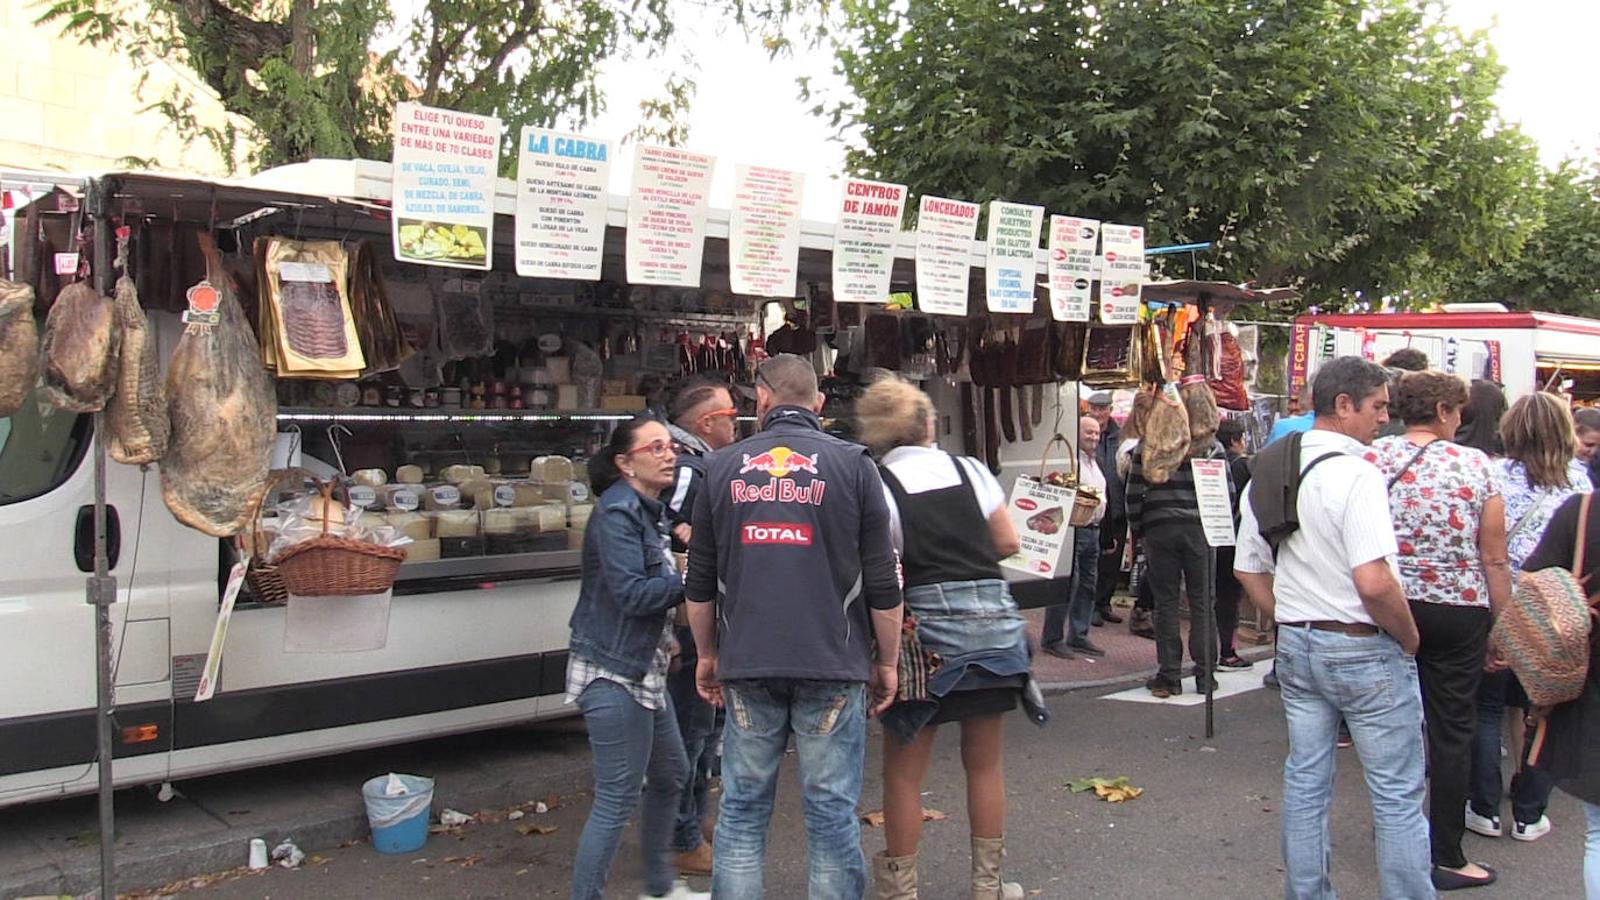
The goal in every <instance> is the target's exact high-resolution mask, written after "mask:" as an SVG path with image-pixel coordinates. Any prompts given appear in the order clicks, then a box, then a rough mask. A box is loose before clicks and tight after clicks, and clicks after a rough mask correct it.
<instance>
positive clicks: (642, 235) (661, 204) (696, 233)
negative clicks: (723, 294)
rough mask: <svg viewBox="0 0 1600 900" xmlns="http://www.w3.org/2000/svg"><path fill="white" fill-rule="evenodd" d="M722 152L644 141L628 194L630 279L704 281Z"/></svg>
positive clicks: (692, 283) (668, 282)
mask: <svg viewBox="0 0 1600 900" xmlns="http://www.w3.org/2000/svg"><path fill="white" fill-rule="evenodd" d="M716 163H717V160H716V157H714V156H710V155H708V154H705V153H690V152H689V151H687V150H675V149H673V148H670V147H651V146H648V145H640V147H639V152H638V155H637V156H636V157H635V158H634V161H633V191H632V193H630V194H629V195H628V240H627V249H626V253H627V261H628V266H627V269H628V281H629V282H630V283H632V284H665V285H673V286H677V287H699V286H700V260H701V257H702V256H703V255H704V253H705V247H706V197H707V196H708V195H709V194H710V192H711V172H712V169H714V168H715V167H716Z"/></svg>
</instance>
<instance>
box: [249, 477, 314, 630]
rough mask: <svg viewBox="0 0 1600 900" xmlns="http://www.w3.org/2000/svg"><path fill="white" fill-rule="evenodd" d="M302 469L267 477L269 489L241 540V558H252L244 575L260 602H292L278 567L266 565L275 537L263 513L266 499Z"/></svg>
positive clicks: (258, 504) (263, 495)
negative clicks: (281, 483) (289, 477)
mask: <svg viewBox="0 0 1600 900" xmlns="http://www.w3.org/2000/svg"><path fill="white" fill-rule="evenodd" d="M299 471H301V470H299V469H290V470H285V471H278V472H273V473H271V475H270V476H269V477H268V478H267V487H266V490H263V491H262V492H261V498H260V499H259V500H257V501H256V511H255V515H253V516H251V517H250V525H249V527H248V528H246V529H245V533H244V534H243V535H241V536H240V538H239V552H240V554H241V555H242V556H248V557H249V558H250V563H249V566H248V567H247V568H246V569H245V572H244V583H245V584H247V585H249V586H250V592H251V593H252V594H254V595H255V598H256V601H257V602H258V603H286V602H288V600H289V588H288V586H287V585H285V584H284V583H283V574H282V573H281V572H279V571H278V567H277V566H274V565H269V564H268V563H267V561H266V560H267V550H268V549H269V548H270V547H271V546H272V536H271V534H270V533H268V531H267V530H266V529H265V528H263V527H262V524H263V522H264V520H263V518H262V513H263V512H264V511H265V507H266V503H267V498H268V497H269V496H271V495H272V491H273V489H274V488H275V487H276V486H277V483H278V481H279V480H280V479H282V478H283V477H284V476H286V475H288V474H290V473H292V472H299Z"/></svg>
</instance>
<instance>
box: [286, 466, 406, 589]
mask: <svg viewBox="0 0 1600 900" xmlns="http://www.w3.org/2000/svg"><path fill="white" fill-rule="evenodd" d="M333 488H334V484H333V482H331V481H330V482H323V483H322V484H321V487H320V490H321V492H322V497H323V500H324V502H331V501H332V499H333ZM405 561H406V550H405V548H404V547H381V546H379V545H377V544H369V543H366V542H365V541H356V540H351V539H349V538H344V537H338V536H336V535H332V534H329V533H328V519H327V518H326V517H324V518H323V520H322V534H321V535H320V536H318V537H314V538H311V539H310V540H307V541H301V542H300V543H298V544H293V545H291V546H290V547H288V548H287V549H285V550H284V551H283V552H282V553H280V554H279V555H278V558H277V560H276V561H275V562H276V564H277V568H278V573H279V575H280V576H281V578H282V579H283V584H284V586H285V587H286V588H287V589H288V593H291V594H298V595H300V596H303V597H352V596H358V595H364V594H381V593H383V592H384V591H387V590H389V589H390V588H392V587H394V579H395V576H396V575H397V574H398V573H399V572H400V565H401V564H402V563H404V562H405Z"/></svg>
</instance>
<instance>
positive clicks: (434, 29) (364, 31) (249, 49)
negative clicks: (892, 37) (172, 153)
mask: <svg viewBox="0 0 1600 900" xmlns="http://www.w3.org/2000/svg"><path fill="white" fill-rule="evenodd" d="M669 6H673V7H674V10H673V13H671V14H669V9H668V8H669ZM807 8H808V7H806V6H805V5H804V4H802V3H800V2H799V0H706V2H703V3H696V4H695V5H694V11H695V14H696V15H703V16H708V17H716V18H720V19H723V20H726V21H727V22H730V23H732V24H735V25H739V26H743V27H744V28H746V29H747V30H750V31H768V30H770V31H773V32H775V31H776V30H778V29H779V28H780V27H781V25H782V23H784V22H786V21H788V20H789V18H790V17H791V16H793V15H796V14H797V11H799V10H802V9H807ZM682 14H683V4H682V3H681V0H680V2H679V3H676V4H674V3H670V2H669V0H425V2H422V3H420V4H418V5H417V9H416V12H415V14H414V15H412V16H410V17H407V18H404V19H397V18H396V17H395V16H394V14H393V13H392V12H391V9H390V3H389V2H388V0H45V3H44V12H43V14H42V16H41V18H40V21H41V22H56V23H59V24H60V25H61V26H62V28H63V31H64V32H65V33H67V34H71V35H73V36H76V37H77V38H79V39H80V40H83V41H85V42H87V43H90V44H93V45H96V46H104V47H107V48H109V49H115V50H117V51H120V52H121V53H123V54H124V55H125V57H126V58H127V62H128V63H129V68H130V69H138V68H141V67H142V66H143V65H144V64H146V63H148V62H149V61H150V60H151V59H154V58H158V57H159V58H166V59H172V60H178V61H181V63H182V64H185V65H187V66H189V67H190V68H192V69H193V70H194V71H195V72H196V74H198V75H199V76H200V78H201V79H202V80H203V81H204V82H205V84H206V85H208V86H209V87H210V88H211V89H212V90H214V91H216V92H217V94H218V96H220V97H221V99H222V103H223V105H224V107H225V108H227V109H228V110H229V111H230V112H233V113H236V114H238V115H239V116H242V117H243V118H244V119H246V120H248V122H249V123H250V125H251V127H250V129H249V132H250V133H249V134H248V135H245V134H240V133H238V131H237V129H234V128H233V127H232V126H227V125H223V126H216V125H207V124H204V123H201V122H199V121H197V120H196V119H195V118H194V117H193V116H192V115H190V114H189V111H188V109H187V108H186V104H185V103H184V101H183V100H182V98H181V97H179V96H177V95H175V94H174V95H169V96H166V97H162V98H159V99H158V100H156V101H155V102H154V103H153V104H152V105H153V106H155V107H157V108H159V109H161V110H162V111H163V112H165V113H166V114H167V116H168V118H170V119H171V120H172V122H173V123H174V124H175V125H176V126H177V128H178V131H179V133H180V134H181V135H183V136H184V137H185V138H186V139H190V140H206V141H209V142H211V143H212V144H213V145H215V146H216V147H217V148H218V149H219V150H220V151H221V152H223V154H224V155H225V156H226V157H227V158H229V159H232V158H234V156H235V154H234V153H233V150H234V149H235V148H237V147H238V146H239V144H240V143H241V142H242V141H243V142H246V143H248V142H253V143H254V145H255V147H256V150H255V155H254V158H253V159H252V162H253V163H254V164H256V165H258V166H270V165H277V164H280V163H285V162H295V161H299V160H304V159H309V158H312V157H336V158H344V157H351V156H359V157H367V158H376V159H385V158H387V157H388V156H389V147H390V117H391V115H392V113H393V109H394V104H395V102H397V101H398V100H405V99H414V100H418V101H420V102H423V103H427V104H431V105H436V106H444V107H448V108H451V109H456V110H461V111H464V112H475V113H486V114H494V115H498V116H499V117H500V118H501V119H502V120H504V122H505V124H506V149H508V150H509V149H510V147H511V146H512V144H513V143H514V142H515V140H516V135H517V133H518V131H519V130H520V128H521V126H523V125H541V126H551V125H555V124H557V122H562V121H564V122H568V123H571V124H572V125H574V126H576V127H581V126H582V125H583V124H584V123H586V122H587V121H588V120H589V119H590V118H592V117H593V116H594V115H596V114H597V113H598V112H600V111H601V110H602V109H603V108H604V98H603V97H602V96H601V95H600V91H599V89H598V87H597V85H596V77H597V75H598V73H599V71H600V68H601V65H602V63H604V62H605V61H607V60H609V59H612V58H615V57H617V56H619V55H628V54H635V53H644V54H648V55H657V54H662V53H667V52H669V51H671V50H674V49H676V51H677V52H679V53H680V54H681V55H682V57H683V59H682V61H683V62H685V63H687V64H690V65H692V57H690V56H689V54H688V51H686V50H684V49H683V48H674V47H673V46H672V38H673V35H674V33H675V29H674V19H673V16H674V15H678V16H681V15H682ZM380 45H382V46H387V47H389V48H391V49H387V50H383V51H380V50H378V49H377V48H378V47H379V46H380ZM768 46H769V49H770V50H771V51H772V52H775V53H776V52H780V51H781V50H782V49H783V47H782V45H781V43H779V42H775V41H769V44H768ZM685 68H686V67H680V70H679V71H675V72H673V73H672V74H670V75H669V76H668V77H667V78H666V79H665V82H664V83H663V85H662V91H661V94H660V95H659V97H657V98H656V99H652V100H650V101H647V102H646V103H645V109H644V110H642V112H643V113H644V115H645V117H646V120H647V121H646V125H645V126H644V130H645V132H646V133H648V134H650V135H651V136H654V137H657V138H659V139H663V140H667V141H672V142H681V141H682V140H683V139H684V138H685V137H686V134H685V133H684V127H683V124H682V120H681V115H682V113H683V112H684V111H685V110H686V109H687V106H688V103H689V102H690V100H691V98H692V95H693V88H694V85H693V81H692V79H691V78H690V77H689V75H688V73H687V71H686V70H685ZM502 160H503V161H507V160H509V161H508V162H507V163H506V164H507V165H514V161H515V154H513V153H503V154H502Z"/></svg>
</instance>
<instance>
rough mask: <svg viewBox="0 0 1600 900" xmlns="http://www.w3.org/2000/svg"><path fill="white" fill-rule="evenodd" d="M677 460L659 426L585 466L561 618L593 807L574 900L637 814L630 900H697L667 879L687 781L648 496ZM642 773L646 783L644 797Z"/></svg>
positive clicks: (629, 429)
mask: <svg viewBox="0 0 1600 900" xmlns="http://www.w3.org/2000/svg"><path fill="white" fill-rule="evenodd" d="M676 462H677V456H676V454H675V453H674V450H673V444H672V436H671V435H670V434H669V433H668V432H667V428H666V426H665V425H662V424H661V423H660V422H657V421H655V420H653V419H643V418H640V419H633V420H631V421H629V422H625V423H623V424H622V425H619V426H617V429H616V430H615V431H614V432H612V434H611V441H610V443H609V444H608V445H607V446H606V447H604V448H603V449H602V450H601V451H600V452H599V453H597V454H596V455H595V457H594V459H592V460H590V462H589V481H590V483H591V484H592V485H593V487H594V489H595V490H596V491H597V492H600V499H599V501H598V502H597V503H596V504H595V510H594V513H593V514H592V515H591V517H590V519H589V525H588V527H587V528H585V529H584V533H583V585H582V587H581V588H580V589H579V592H578V605H577V608H576V609H574V610H573V611H572V621H571V623H570V625H571V628H572V645H571V656H570V661H569V662H568V664H567V702H568V703H576V704H578V708H579V709H581V710H583V719H584V723H585V724H586V725H587V726H588V729H589V747H590V750H591V752H592V753H593V756H594V805H593V806H592V807H591V808H590V810H589V820H588V822H586V823H585V824H584V826H583V837H582V838H581V839H579V841H578V858H577V860H576V861H575V862H574V865H573V875H572V897H573V900H600V898H601V896H602V895H603V894H604V892H605V886H606V878H607V876H609V875H610V873H611V863H612V861H613V860H614V859H615V858H616V855H617V845H618V843H619V842H620V841H621V839H622V829H623V828H624V827H625V826H626V825H627V824H628V819H629V818H630V817H631V816H632V815H633V811H634V809H635V807H637V806H638V805H639V794H640V789H641V788H643V789H644V815H643V816H642V817H641V820H640V828H639V843H640V849H641V850H642V851H643V854H644V873H645V874H644V879H645V884H644V893H643V894H641V895H640V896H641V897H670V898H673V900H705V898H709V897H710V895H709V894H705V893H697V892H693V891H690V890H689V888H688V885H687V884H686V883H685V882H683V881H675V880H674V876H675V874H676V873H675V871H674V869H673V866H672V861H671V847H670V843H669V838H670V837H671V831H672V823H673V819H674V817H675V816H676V813H677V808H678V794H679V792H680V791H682V790H683V786H684V782H685V781H686V779H687V778H688V774H689V762H688V759H687V758H686V757H685V756H684V752H683V739H682V737H681V736H680V735H679V733H678V722H677V719H676V717H674V715H673V711H672V699H671V697H669V696H668V694H667V690H666V684H667V667H668V665H669V664H670V663H671V660H672V653H673V650H674V647H673V641H672V610H673V608H674V607H675V606H677V605H678V604H679V603H682V602H683V580H682V579H681V578H680V577H679V576H678V572H677V569H676V568H675V567H674V566H673V564H672V557H671V555H670V554H669V551H668V547H669V545H668V542H667V533H666V524H665V519H664V518H663V508H662V506H661V503H660V501H658V500H657V499H656V498H657V497H658V496H660V494H661V491H662V490H663V489H665V488H666V487H667V485H669V484H671V483H672V475H673V467H674V465H675V463H676ZM646 775H648V776H649V780H648V787H646V786H645V785H646Z"/></svg>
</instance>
